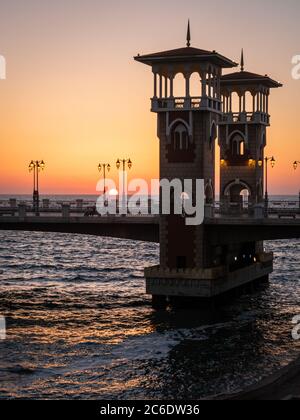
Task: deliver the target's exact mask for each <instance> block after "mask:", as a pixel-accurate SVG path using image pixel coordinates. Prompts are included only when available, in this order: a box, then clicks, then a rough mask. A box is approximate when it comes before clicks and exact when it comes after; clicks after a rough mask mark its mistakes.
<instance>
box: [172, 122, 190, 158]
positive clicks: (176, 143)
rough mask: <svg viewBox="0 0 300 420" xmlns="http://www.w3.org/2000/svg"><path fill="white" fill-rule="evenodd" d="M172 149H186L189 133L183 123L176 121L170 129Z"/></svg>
mask: <svg viewBox="0 0 300 420" xmlns="http://www.w3.org/2000/svg"><path fill="white" fill-rule="evenodd" d="M172 145H173V150H175V151H180V150H188V148H189V133H188V129H187V127H186V126H185V125H184V124H183V123H178V124H177V125H176V126H175V127H174V129H173V131H172Z"/></svg>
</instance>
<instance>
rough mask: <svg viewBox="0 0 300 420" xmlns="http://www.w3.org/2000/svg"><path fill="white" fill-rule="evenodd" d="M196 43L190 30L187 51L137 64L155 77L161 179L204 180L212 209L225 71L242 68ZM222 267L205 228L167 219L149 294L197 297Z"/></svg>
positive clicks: (156, 55) (150, 57) (150, 273)
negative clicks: (181, 79)
mask: <svg viewBox="0 0 300 420" xmlns="http://www.w3.org/2000/svg"><path fill="white" fill-rule="evenodd" d="M190 41H191V36H190V27H189V26H188V33H187V44H186V47H184V48H179V49H175V50H171V51H164V52H159V53H154V54H149V55H143V56H140V55H139V56H137V57H135V60H136V61H138V62H140V63H143V64H146V65H149V66H151V68H152V72H153V76H154V95H153V98H152V112H155V113H157V116H158V123H157V127H158V137H159V140H160V178H161V179H167V180H170V181H171V180H173V179H175V178H177V179H180V180H182V181H183V180H184V179H191V180H194V181H195V180H196V179H203V180H204V182H205V195H206V202H207V203H210V204H212V203H213V202H214V197H215V191H214V186H215V140H216V138H217V127H218V124H219V121H220V117H222V109H221V108H222V107H221V85H220V82H221V76H222V69H223V68H232V67H235V66H236V65H237V64H236V63H234V62H233V61H231V60H230V59H228V58H226V57H224V56H222V55H221V54H219V53H218V52H216V51H205V50H202V49H198V48H192V47H191V46H190ZM179 74H181V77H182V75H183V77H184V92H183V93H182V94H181V96H176V92H175V89H176V81H177V76H178V75H179ZM192 78H193V79H195V83H196V90H197V91H196V92H195V93H194V96H191V82H190V81H191V79H192ZM193 87H194V88H195V86H193ZM193 199H194V197H193ZM219 265H220V261H219V258H218V256H217V251H216V252H211V251H208V249H207V247H206V246H205V240H204V229H203V226H186V224H185V219H184V217H182V216H181V215H175V214H171V215H167V216H163V215H161V217H160V266H159V267H153V268H151V269H148V270H146V272H145V275H146V282H147V292H148V293H149V294H152V296H154V300H157V299H163V298H164V297H166V296H169V297H170V296H179V295H180V296H194V295H195V293H196V292H195V290H196V289H197V288H198V290H200V289H201V288H203V287H207V284H206V283H205V282H203V280H205V279H206V278H212V277H214V276H220V267H219Z"/></svg>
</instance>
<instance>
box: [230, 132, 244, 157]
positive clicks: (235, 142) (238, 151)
mask: <svg viewBox="0 0 300 420" xmlns="http://www.w3.org/2000/svg"><path fill="white" fill-rule="evenodd" d="M230 150H231V154H232V156H244V155H245V141H244V139H243V137H242V136H241V135H240V134H236V135H235V136H233V137H232V139H231V144H230Z"/></svg>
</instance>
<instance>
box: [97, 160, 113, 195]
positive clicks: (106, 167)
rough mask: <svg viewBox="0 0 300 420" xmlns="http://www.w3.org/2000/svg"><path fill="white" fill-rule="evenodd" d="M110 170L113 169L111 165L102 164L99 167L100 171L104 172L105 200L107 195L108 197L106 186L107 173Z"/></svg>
mask: <svg viewBox="0 0 300 420" xmlns="http://www.w3.org/2000/svg"><path fill="white" fill-rule="evenodd" d="M110 169H111V166H110V164H109V163H102V164H101V163H99V165H98V171H99V172H102V170H103V180H104V185H103V193H104V198H105V195H106V191H105V190H106V185H105V181H106V171H107V172H109V171H110Z"/></svg>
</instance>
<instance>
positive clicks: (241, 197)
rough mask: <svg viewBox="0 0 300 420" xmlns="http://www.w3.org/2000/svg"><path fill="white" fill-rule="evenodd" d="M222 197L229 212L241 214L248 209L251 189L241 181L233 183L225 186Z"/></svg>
mask: <svg viewBox="0 0 300 420" xmlns="http://www.w3.org/2000/svg"><path fill="white" fill-rule="evenodd" d="M224 196H225V197H226V199H227V202H228V204H229V211H230V212H232V213H241V212H242V211H243V210H244V209H247V208H248V207H249V203H250V201H251V197H252V194H251V188H250V187H249V186H248V185H247V184H246V183H245V182H243V181H239V180H237V181H234V182H231V183H230V184H228V185H227V187H226V188H225V191H224Z"/></svg>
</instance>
